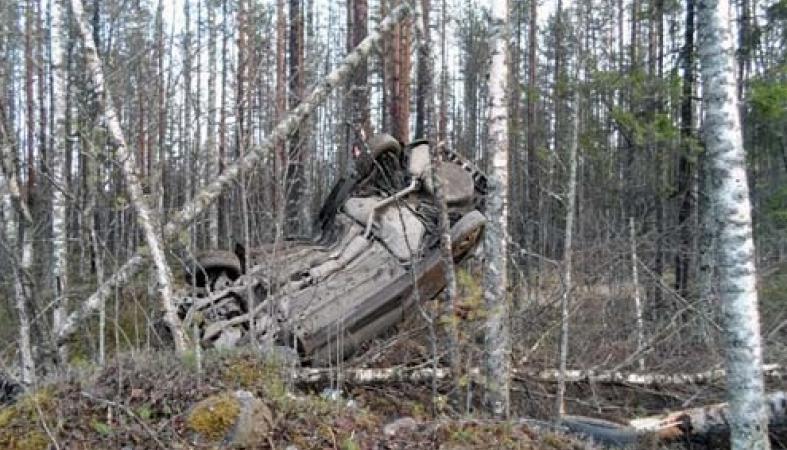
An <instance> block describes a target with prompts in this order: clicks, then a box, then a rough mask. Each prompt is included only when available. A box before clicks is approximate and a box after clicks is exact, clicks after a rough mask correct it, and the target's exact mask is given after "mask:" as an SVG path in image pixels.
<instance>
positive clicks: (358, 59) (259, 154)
mask: <svg viewBox="0 0 787 450" xmlns="http://www.w3.org/2000/svg"><path fill="white" fill-rule="evenodd" d="M72 1H78V0H72ZM410 13H411V9H410V7H409V6H408V5H407V4H403V5H401V6H399V7H397V8H396V9H394V10H393V11H391V14H390V15H389V16H388V17H387V18H386V19H385V20H383V21H382V22H381V23H380V28H379V30H378V31H376V32H372V33H370V34H369V36H367V37H366V39H364V40H363V41H362V42H361V43H360V44H359V45H358V47H356V49H355V50H353V51H352V53H350V54H349V55H347V57H346V58H345V60H344V62H343V64H341V65H340V66H339V67H337V68H336V69H334V70H333V71H332V72H331V73H330V74H328V75H327V76H326V77H324V78H323V79H322V81H320V83H318V84H317V86H315V88H314V90H313V91H312V92H311V94H309V96H308V97H307V98H306V99H305V100H304V101H302V102H301V103H300V104H299V105H298V106H297V107H296V108H295V109H294V110H292V111H291V112H290V113H289V114H288V115H287V117H285V118H284V119H283V120H282V121H281V122H279V123H278V124H277V125H276V127H275V128H274V129H273V131H272V132H271V134H270V135H269V136H268V138H267V140H266V141H265V142H264V143H262V144H261V145H258V146H254V147H252V148H251V150H252V151H251V152H249V153H246V154H245V155H244V156H243V157H242V158H238V159H237V160H236V161H235V162H234V163H233V164H231V165H229V166H227V167H226V168H225V170H224V172H222V174H221V175H220V176H217V177H215V178H213V179H212V180H211V181H210V182H209V183H208V184H207V185H206V186H205V187H203V188H202V189H201V190H200V192H198V193H197V194H196V195H195V196H194V198H192V199H190V200H189V201H188V202H187V203H186V204H185V205H183V207H182V208H181V209H180V210H179V211H178V212H176V213H174V214H172V215H171V216H170V221H169V222H168V223H167V224H166V225H165V226H164V240H165V241H171V240H174V239H176V238H177V237H178V233H179V232H180V231H181V230H182V229H184V228H185V227H186V226H188V225H189V224H190V223H191V222H192V221H194V219H196V218H197V216H199V215H200V214H202V213H203V212H205V210H206V209H207V208H208V207H210V205H211V204H213V202H214V201H215V200H216V199H217V198H218V197H219V196H220V195H221V194H222V192H224V190H226V189H227V188H229V187H230V186H232V185H234V183H235V182H236V181H237V179H238V176H239V175H240V173H241V171H244V170H245V171H249V170H251V169H252V168H253V167H254V165H255V164H256V163H257V162H258V161H259V160H260V159H261V158H264V157H266V156H267V155H269V154H270V152H271V151H272V149H273V144H274V142H276V141H278V140H281V139H284V138H285V137H286V136H287V135H289V134H290V133H291V132H292V131H293V130H295V129H296V128H297V127H298V126H300V125H301V124H302V123H303V122H304V121H305V120H306V118H307V117H308V116H309V115H310V114H311V113H312V112H313V111H314V110H315V109H316V108H317V106H318V105H319V104H320V103H322V101H323V100H325V98H327V96H328V94H329V93H330V92H331V91H332V90H333V89H334V88H336V86H340V85H341V84H342V83H345V82H346V81H347V79H348V78H349V76H350V75H351V74H352V73H353V71H354V70H355V68H356V67H358V65H359V64H361V63H362V62H363V61H364V60H365V59H364V58H365V57H366V55H368V54H369V53H370V52H371V51H372V50H373V49H374V48H375V46H376V45H377V43H379V42H380V41H381V40H382V38H383V36H384V35H386V34H387V33H388V32H390V31H391V29H392V28H393V27H394V25H396V24H397V23H399V22H401V21H402V20H404V19H405V18H407V17H408V16H409V15H410ZM145 260H146V258H145V255H143V254H141V253H140V252H137V253H135V254H134V255H132V256H131V258H129V259H128V260H127V261H126V262H125V263H124V264H123V265H122V266H121V267H120V268H119V269H118V270H117V271H116V272H115V273H114V274H112V275H111V276H110V277H109V278H108V279H107V280H106V282H104V283H103V284H102V285H101V286H99V288H98V290H96V292H94V293H93V294H92V295H90V297H88V298H87V299H86V300H84V301H83V302H82V303H81V304H80V305H79V308H77V309H76V310H75V311H73V312H72V313H71V314H69V316H68V318H67V319H66V321H65V323H64V325H63V328H61V329H60V330H57V340H58V341H59V342H63V341H65V340H66V339H68V338H69V337H70V336H71V335H72V334H73V333H74V332H75V331H76V329H77V325H78V324H79V323H80V322H81V321H82V320H83V319H85V318H86V317H88V316H89V315H90V314H92V313H93V312H95V311H96V309H97V308H98V307H99V305H100V304H101V302H102V301H103V300H105V299H107V298H108V297H109V296H110V295H112V294H113V292H114V289H115V288H116V287H118V286H122V285H124V284H126V283H127V282H128V281H129V280H130V279H131V278H132V277H133V276H134V275H135V274H137V273H138V272H139V271H140V270H141V269H142V268H143V267H144V266H145Z"/></svg>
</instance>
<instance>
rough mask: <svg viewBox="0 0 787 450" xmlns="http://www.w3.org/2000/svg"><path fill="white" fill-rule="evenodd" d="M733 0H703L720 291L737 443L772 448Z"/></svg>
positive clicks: (700, 12) (702, 47)
mask: <svg viewBox="0 0 787 450" xmlns="http://www.w3.org/2000/svg"><path fill="white" fill-rule="evenodd" d="M729 10H730V4H729V1H728V0H699V1H698V3H697V18H698V22H699V23H698V29H697V38H698V39H697V43H698V45H697V48H698V52H699V56H700V67H701V70H700V73H701V75H702V82H703V97H704V106H705V112H706V114H705V122H704V133H705V135H704V137H705V144H706V147H707V149H708V155H709V162H710V164H711V170H712V172H711V174H712V177H713V180H714V184H713V190H712V198H713V200H714V204H715V208H716V219H717V221H718V226H719V240H718V243H719V248H718V267H719V273H720V278H721V282H720V284H719V291H720V296H721V301H722V308H723V315H722V317H723V334H724V338H725V360H726V367H727V391H728V396H729V404H730V437H731V441H732V448H733V449H744V448H745V449H768V448H770V443H769V441H768V419H767V414H766V410H765V404H764V388H763V376H762V344H761V337H760V317H759V311H758V306H757V287H756V269H755V264H754V242H753V239H752V226H751V205H750V202H749V187H748V184H747V176H746V166H745V162H746V157H745V153H744V149H743V138H742V133H741V124H740V115H739V110H738V107H737V104H736V99H737V95H736V84H735V61H734V55H733V51H734V45H733V37H732V33H731V31H730V25H729V24H730V21H729V19H730V18H729Z"/></svg>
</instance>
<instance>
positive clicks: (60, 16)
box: [51, 0, 92, 362]
mask: <svg viewBox="0 0 787 450" xmlns="http://www.w3.org/2000/svg"><path fill="white" fill-rule="evenodd" d="M62 6H63V5H62V1H61V0H55V1H53V2H52V12H51V13H52V29H51V32H52V42H51V46H52V80H53V81H54V86H53V87H52V93H53V97H52V119H53V121H54V124H55V129H54V130H53V131H54V143H55V146H54V147H53V148H52V183H53V184H54V187H53V189H52V283H53V286H52V292H53V295H54V301H53V304H54V311H53V323H52V325H53V326H54V328H55V329H58V328H59V327H61V326H62V325H63V320H64V319H65V318H66V315H67V314H68V302H67V297H66V289H67V287H68V245H67V243H68V238H67V231H68V230H67V227H66V197H65V191H66V189H67V186H66V177H65V169H66V158H65V156H66V139H67V137H66V123H65V122H66V117H65V115H66V83H67V81H66V65H67V61H66V57H65V55H66V53H65V43H64V42H63V41H62V39H63V36H64V35H65V33H67V30H68V28H67V27H66V22H65V15H64V13H65V11H64V10H63V8H62ZM91 41H92V38H91ZM60 350H65V347H60ZM65 356H66V354H65V352H64V351H63V352H62V353H61V358H65ZM64 362H65V361H64Z"/></svg>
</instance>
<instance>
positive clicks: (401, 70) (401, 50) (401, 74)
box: [383, 0, 410, 142]
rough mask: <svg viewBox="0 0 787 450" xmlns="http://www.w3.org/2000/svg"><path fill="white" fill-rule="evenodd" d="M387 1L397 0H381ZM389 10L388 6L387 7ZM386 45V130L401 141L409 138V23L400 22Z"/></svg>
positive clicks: (406, 140) (394, 2) (399, 1)
mask: <svg viewBox="0 0 787 450" xmlns="http://www.w3.org/2000/svg"><path fill="white" fill-rule="evenodd" d="M383 1H384V2H389V3H390V4H394V5H395V4H397V3H401V0H383ZM389 9H392V8H389ZM389 42H390V44H389V45H388V46H387V48H386V49H385V50H384V51H385V55H387V56H388V58H387V59H388V61H386V63H385V68H386V71H387V73H386V75H385V79H386V83H387V84H388V88H387V91H388V110H389V115H390V122H391V123H390V133H391V135H393V137H395V138H396V139H398V140H399V141H401V142H409V140H410V25H409V24H408V23H401V24H399V25H397V27H396V29H395V30H394V35H393V36H392V38H391V40H390V41H389Z"/></svg>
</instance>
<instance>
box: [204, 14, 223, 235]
mask: <svg viewBox="0 0 787 450" xmlns="http://www.w3.org/2000/svg"><path fill="white" fill-rule="evenodd" d="M205 6H206V7H207V9H208V18H207V21H208V108H207V112H208V130H207V139H208V142H207V145H208V161H209V163H208V164H207V166H208V178H207V180H205V181H206V182H210V180H212V179H214V177H217V176H218V175H219V165H220V164H221V158H220V157H219V149H218V146H217V145H216V24H215V16H216V12H215V11H214V5H213V2H211V1H208V2H206V5H205ZM208 242H209V244H210V247H211V248H218V247H219V206H218V205H217V204H213V205H211V207H210V211H209V212H208Z"/></svg>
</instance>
